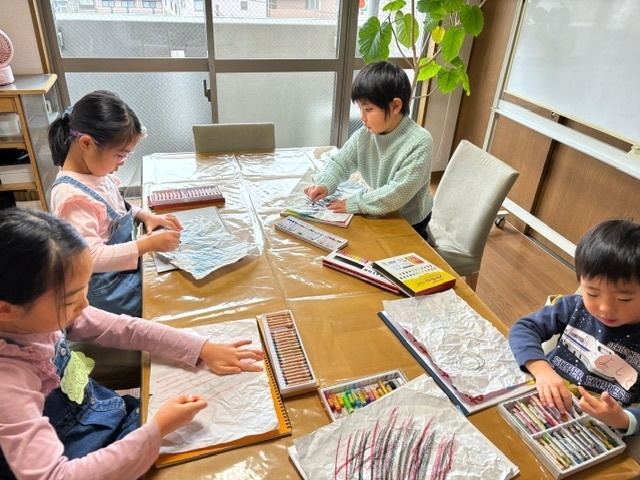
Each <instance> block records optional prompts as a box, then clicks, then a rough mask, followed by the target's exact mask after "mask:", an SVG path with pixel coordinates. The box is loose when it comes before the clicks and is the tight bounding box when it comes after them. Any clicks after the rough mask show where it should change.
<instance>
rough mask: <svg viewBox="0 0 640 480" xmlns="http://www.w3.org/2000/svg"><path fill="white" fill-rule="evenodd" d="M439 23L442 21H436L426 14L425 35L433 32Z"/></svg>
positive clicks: (423, 26) (423, 25)
mask: <svg viewBox="0 0 640 480" xmlns="http://www.w3.org/2000/svg"><path fill="white" fill-rule="evenodd" d="M438 23H440V20H435V19H433V18H431V15H429V14H428V13H425V14H424V22H423V24H422V28H423V29H424V32H425V33H429V32H433V29H434V28H436V27H437V26H438Z"/></svg>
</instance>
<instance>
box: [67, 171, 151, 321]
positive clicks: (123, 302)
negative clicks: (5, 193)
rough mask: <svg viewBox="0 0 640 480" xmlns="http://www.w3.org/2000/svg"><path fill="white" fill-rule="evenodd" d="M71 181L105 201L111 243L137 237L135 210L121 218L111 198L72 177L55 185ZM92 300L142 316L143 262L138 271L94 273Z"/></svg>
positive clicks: (99, 305)
mask: <svg viewBox="0 0 640 480" xmlns="http://www.w3.org/2000/svg"><path fill="white" fill-rule="evenodd" d="M58 183H68V184H70V185H73V186H74V187H77V188H79V189H80V190H82V191H83V192H85V193H86V194H87V195H90V196H91V198H94V199H95V200H97V201H99V202H100V203H102V204H103V205H104V206H105V207H106V209H107V214H108V215H109V217H110V218H111V220H112V222H113V223H112V225H111V236H110V237H109V241H108V242H107V243H106V244H107V245H119V244H121V243H126V242H131V241H132V240H133V226H134V222H133V215H132V212H131V209H130V208H129V209H128V210H127V213H125V214H124V215H122V216H121V217H120V216H118V214H117V213H116V212H115V210H113V208H111V206H110V205H109V204H108V203H107V201H106V200H105V199H104V198H102V197H101V196H100V195H98V194H97V193H96V192H94V191H93V190H91V189H90V188H89V187H87V186H86V185H84V184H82V183H80V182H78V181H77V180H75V179H74V178H71V177H60V178H58V179H57V180H56V182H55V183H54V185H56V184H58ZM87 299H88V300H89V303H90V304H91V305H92V306H94V307H97V308H100V309H102V310H106V311H108V312H112V313H116V314H121V313H125V314H127V315H131V316H133V317H140V316H141V315H142V272H141V269H140V262H139V261H138V267H137V268H136V269H134V270H129V271H125V272H102V273H94V274H93V275H92V276H91V281H90V282H89V293H88V294H87Z"/></svg>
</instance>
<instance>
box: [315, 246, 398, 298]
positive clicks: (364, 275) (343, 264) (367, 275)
mask: <svg viewBox="0 0 640 480" xmlns="http://www.w3.org/2000/svg"><path fill="white" fill-rule="evenodd" d="M372 263H373V262H371V260H367V259H365V258H362V257H358V256H357V255H354V254H352V253H349V252H346V251H344V250H336V251H334V252H331V253H330V254H329V255H327V256H326V257H323V258H322V264H323V265H325V266H327V267H329V268H333V269H334V270H338V271H340V272H342V273H346V274H347V275H351V276H352V277H356V278H359V279H360V280H364V281H365V282H367V283H370V284H371V285H375V286H376V287H379V288H383V289H384V290H389V291H390V292H393V293H402V291H401V290H400V288H399V287H398V286H397V285H396V284H395V283H393V282H392V281H390V280H389V279H388V278H387V277H385V276H384V275H382V274H380V273H378V272H377V271H376V270H374V268H373V266H372Z"/></svg>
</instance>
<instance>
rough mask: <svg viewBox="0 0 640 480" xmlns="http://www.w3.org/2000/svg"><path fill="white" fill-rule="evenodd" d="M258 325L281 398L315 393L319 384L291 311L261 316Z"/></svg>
mask: <svg viewBox="0 0 640 480" xmlns="http://www.w3.org/2000/svg"><path fill="white" fill-rule="evenodd" d="M258 325H259V327H260V330H261V331H262V335H263V338H264V340H265V346H266V349H267V354H268V355H269V359H270V360H271V363H272V365H273V370H274V374H275V377H276V382H277V383H278V388H279V389H280V393H281V394H282V396H283V397H285V398H286V397H291V396H294V395H298V394H302V393H306V392H311V391H314V390H315V389H316V388H317V386H318V383H317V381H316V378H315V376H314V374H313V370H312V368H311V365H310V363H309V359H308V358H307V353H306V352H305V350H304V347H303V345H302V340H300V335H299V334H298V329H297V327H296V323H295V320H294V318H293V314H292V313H291V311H289V310H283V311H280V312H274V313H267V314H264V315H260V316H259V317H258Z"/></svg>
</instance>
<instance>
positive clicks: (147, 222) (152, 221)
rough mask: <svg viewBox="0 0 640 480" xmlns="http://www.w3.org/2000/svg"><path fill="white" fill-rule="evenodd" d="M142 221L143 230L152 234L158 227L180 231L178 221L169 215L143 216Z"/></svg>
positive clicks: (180, 227) (180, 226)
mask: <svg viewBox="0 0 640 480" xmlns="http://www.w3.org/2000/svg"><path fill="white" fill-rule="evenodd" d="M142 221H143V222H144V228H145V229H146V230H147V232H153V231H154V230H155V229H157V228H159V227H164V228H169V229H171V230H182V225H180V221H179V220H178V219H177V217H176V216H175V215H173V214H171V213H167V214H166V215H154V214H148V215H144V217H143V218H142Z"/></svg>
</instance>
